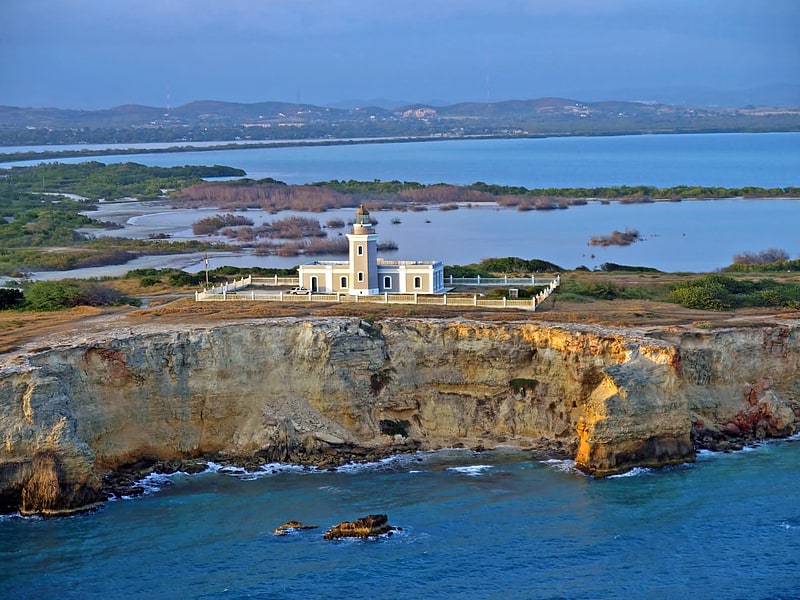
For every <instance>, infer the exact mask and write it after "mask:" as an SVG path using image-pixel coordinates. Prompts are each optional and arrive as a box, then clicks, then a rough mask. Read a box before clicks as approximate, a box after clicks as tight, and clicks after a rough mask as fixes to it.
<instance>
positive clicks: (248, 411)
mask: <svg viewBox="0 0 800 600" xmlns="http://www.w3.org/2000/svg"><path fill="white" fill-rule="evenodd" d="M798 331H799V329H798V327H796V326H792V325H786V326H784V327H771V328H764V329H742V330H725V331H708V332H700V331H684V332H678V331H675V332H670V331H659V332H657V333H654V334H651V335H649V336H644V335H641V334H637V333H636V332H632V331H624V330H612V329H609V328H595V327H581V326H574V325H570V326H553V325H544V324H535V323H510V324H508V323H506V324H488V323H481V322H475V321H463V320H412V319H386V320H382V321H377V322H375V323H367V322H364V321H361V320H359V319H348V318H327V319H310V318H309V319H288V318H287V319H275V320H260V321H247V322H243V323H235V324H228V325H224V326H216V327H213V328H206V327H190V326H182V327H175V328H171V329H170V330H168V331H163V330H162V331H159V330H158V329H156V328H153V329H152V330H151V331H145V330H142V331H140V332H137V333H136V334H135V335H127V334H124V335H117V336H115V335H110V336H109V337H107V338H102V339H100V338H98V339H93V340H88V341H87V340H80V339H76V340H68V339H65V340H63V342H62V344H61V345H59V346H57V347H53V348H48V349H40V350H37V351H32V352H28V353H26V354H24V355H18V356H9V357H7V358H8V360H7V361H6V363H5V366H4V367H3V368H2V369H1V370H0V436H2V448H1V449H0V511H8V510H16V509H20V510H21V511H22V512H23V513H25V514H32V513H43V514H57V513H59V512H60V511H69V510H75V509H80V508H85V507H87V506H91V505H92V503H95V502H98V501H101V500H102V499H103V496H102V476H103V475H104V474H106V473H108V472H109V471H112V470H114V469H116V468H118V467H120V466H121V465H125V464H127V463H131V462H135V461H136V460H139V459H141V458H143V457H148V458H154V459H162V460H168V459H173V458H191V457H201V456H206V457H212V456H213V457H226V456H227V457H231V458H233V457H248V456H249V457H253V456H257V457H260V458H261V459H262V460H290V461H291V460H296V461H305V462H313V461H314V460H316V458H318V457H320V456H322V457H325V456H327V457H334V458H335V457H337V456H338V457H346V456H352V455H353V454H354V455H356V456H357V455H358V453H359V452H361V455H363V454H364V451H365V450H376V451H379V452H384V453H388V452H394V451H403V450H404V449H407V448H408V447H409V446H408V443H407V440H406V439H405V438H400V437H399V436H392V435H386V434H384V433H381V431H382V425H385V424H386V423H387V422H388V423H396V424H399V426H400V427H402V428H404V429H405V431H406V433H407V435H408V438H407V439H408V440H413V441H414V442H415V443H416V444H417V447H422V448H438V447H445V446H452V445H455V444H465V445H469V446H479V445H481V446H485V447H491V446H495V445H498V444H511V445H517V446H520V447H533V446H536V447H546V446H548V445H549V446H551V447H558V448H561V449H564V450H566V451H568V452H569V453H571V454H572V455H573V456H574V457H575V460H576V462H577V464H578V465H579V466H580V467H581V468H583V469H585V470H587V471H589V472H591V473H594V474H597V475H605V474H610V473H616V472H620V471H624V470H626V469H629V468H631V467H633V466H637V465H663V464H669V463H673V462H681V461H687V460H692V459H693V457H694V448H693V444H692V435H693V433H695V434H696V433H697V431H700V430H702V431H707V432H724V433H726V434H728V435H731V434H737V435H764V436H769V435H787V434H789V433H792V432H793V431H794V430H795V427H796V416H795V414H796V413H797V412H798V411H797V405H796V404H795V403H796V401H797V399H798V398H799V397H800V395H799V394H800V381H798V380H800V378H799V377H798V373H800V335H798ZM384 430H385V429H384Z"/></svg>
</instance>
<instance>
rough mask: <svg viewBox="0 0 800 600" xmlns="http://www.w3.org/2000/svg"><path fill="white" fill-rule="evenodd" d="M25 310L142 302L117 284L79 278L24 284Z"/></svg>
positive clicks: (48, 309)
mask: <svg viewBox="0 0 800 600" xmlns="http://www.w3.org/2000/svg"><path fill="white" fill-rule="evenodd" d="M23 295H24V303H23V304H22V306H21V308H22V309H23V310H36V311H53V310H62V309H65V308H72V307H75V306H121V305H124V304H131V305H133V306H139V304H140V301H139V300H138V299H136V298H128V297H126V296H124V295H123V294H122V293H121V292H119V291H118V290H115V289H114V288H111V287H108V286H104V285H101V284H99V283H97V282H91V281H83V280H77V279H63V280H60V281H36V282H33V283H30V284H28V285H26V286H25V287H24V290H23Z"/></svg>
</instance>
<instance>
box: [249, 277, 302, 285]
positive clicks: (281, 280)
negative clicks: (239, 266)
mask: <svg viewBox="0 0 800 600" xmlns="http://www.w3.org/2000/svg"><path fill="white" fill-rule="evenodd" d="M251 280H252V281H253V285H261V286H268V285H300V278H299V277H278V276H277V275H275V276H273V277H251Z"/></svg>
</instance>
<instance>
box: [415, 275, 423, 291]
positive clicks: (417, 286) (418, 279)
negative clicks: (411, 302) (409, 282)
mask: <svg viewBox="0 0 800 600" xmlns="http://www.w3.org/2000/svg"><path fill="white" fill-rule="evenodd" d="M421 287H422V277H414V289H415V290H418V289H420V288H421Z"/></svg>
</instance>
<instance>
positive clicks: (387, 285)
mask: <svg viewBox="0 0 800 600" xmlns="http://www.w3.org/2000/svg"><path fill="white" fill-rule="evenodd" d="M383 288H384V289H386V290H390V289H392V278H391V277H389V276H388V275H387V276H386V277H384V278H383Z"/></svg>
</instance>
